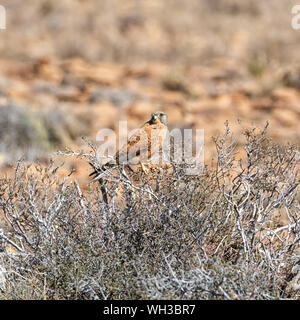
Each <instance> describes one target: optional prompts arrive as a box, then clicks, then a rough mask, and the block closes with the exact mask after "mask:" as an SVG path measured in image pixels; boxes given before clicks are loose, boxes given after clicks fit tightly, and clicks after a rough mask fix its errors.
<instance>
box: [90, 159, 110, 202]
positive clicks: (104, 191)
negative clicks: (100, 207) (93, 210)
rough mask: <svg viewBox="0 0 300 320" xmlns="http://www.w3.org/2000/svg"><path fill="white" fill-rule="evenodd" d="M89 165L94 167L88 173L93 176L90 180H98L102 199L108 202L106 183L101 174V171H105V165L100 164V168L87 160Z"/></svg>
mask: <svg viewBox="0 0 300 320" xmlns="http://www.w3.org/2000/svg"><path fill="white" fill-rule="evenodd" d="M89 164H90V165H91V167H92V168H93V169H94V171H93V172H92V173H90V174H89V176H90V177H92V176H95V177H94V178H93V180H92V181H98V182H99V184H100V190H101V193H102V197H103V201H104V202H105V203H106V204H108V194H107V188H106V183H105V182H104V180H103V178H102V176H103V173H104V172H105V171H106V169H107V168H106V167H105V166H102V167H101V168H97V167H96V166H95V165H94V164H93V163H92V162H89Z"/></svg>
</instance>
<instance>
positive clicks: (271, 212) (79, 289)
mask: <svg viewBox="0 0 300 320" xmlns="http://www.w3.org/2000/svg"><path fill="white" fill-rule="evenodd" d="M245 137H246V143H245V145H244V146H243V151H240V153H237V152H236V146H235V144H234V140H233V138H232V136H231V134H230V131H229V128H228V127H226V131H225V133H224V135H223V136H222V137H220V138H218V139H215V144H216V150H217V159H216V160H217V163H216V166H215V167H212V168H208V167H206V168H205V169H204V171H203V172H202V173H201V174H200V175H198V176H188V175H185V174H184V172H185V171H184V168H183V167H182V166H179V165H174V166H173V169H172V173H169V174H166V172H164V170H158V171H157V172H151V173H150V174H149V175H145V174H142V173H137V172H135V173H130V172H129V171H128V172H127V171H126V170H124V169H123V168H119V169H116V170H115V171H114V172H107V176H106V178H105V179H106V181H107V183H106V188H107V191H108V195H109V202H108V204H105V203H104V202H103V201H102V196H101V192H100V188H99V186H97V185H93V188H91V189H90V190H88V191H85V192H83V191H81V189H80V186H79V185H78V184H77V182H76V181H71V178H70V177H66V178H65V179H64V180H63V181H60V180H59V179H58V178H57V177H56V171H57V169H58V168H55V167H54V166H53V165H50V166H49V167H47V168H42V167H41V166H39V165H34V166H26V165H25V164H23V163H18V165H17V167H16V172H15V177H14V179H12V180H8V179H2V181H1V184H0V211H1V214H3V215H4V219H5V223H4V224H3V230H2V232H1V233H0V239H1V242H0V243H1V258H0V264H2V266H3V268H5V270H6V285H5V288H3V291H2V293H1V294H0V298H1V299H24V298H25V299H43V298H44V299H286V298H290V299H296V298H297V297H299V286H297V283H296V279H298V278H299V276H298V274H295V270H296V269H297V268H296V269H295V267H297V265H298V264H299V263H300V251H299V219H300V211H299V199H298V189H299V188H298V185H299V184H300V180H297V162H298V158H297V150H296V147H295V146H290V145H287V146H285V147H280V146H278V145H276V144H274V143H273V142H272V141H271V140H270V139H269V138H268V137H267V135H266V128H265V129H264V130H262V131H258V130H257V129H253V130H247V131H246V132H245ZM65 154H67V155H72V154H75V153H72V152H65ZM81 156H82V157H85V158H88V160H89V161H92V163H93V164H94V165H96V156H95V155H93V154H81ZM239 156H242V159H240V157H239ZM36 176H39V177H40V179H36ZM133 181H134V182H133ZM298 269H299V268H298ZM298 269H297V270H298Z"/></svg>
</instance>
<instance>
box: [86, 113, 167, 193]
mask: <svg viewBox="0 0 300 320" xmlns="http://www.w3.org/2000/svg"><path fill="white" fill-rule="evenodd" d="M167 125H168V116H167V114H166V113H164V112H163V111H156V112H154V113H153V114H152V115H151V119H150V120H149V121H147V122H146V123H144V124H143V125H142V126H141V127H140V128H139V129H137V130H135V132H134V134H133V135H132V136H131V137H129V139H128V140H127V143H126V145H125V146H123V147H122V148H120V149H119V150H118V151H117V152H116V154H115V157H114V160H111V161H109V162H108V163H106V164H105V165H103V166H102V168H101V169H100V168H96V167H95V166H94V165H93V164H92V163H90V164H91V166H92V167H93V168H94V171H93V172H92V173H91V174H90V176H95V177H94V179H93V181H97V180H99V183H100V185H103V180H102V177H103V173H104V172H105V170H107V169H108V168H110V167H112V166H113V165H115V164H116V163H117V164H129V168H130V164H138V163H139V164H140V165H141V167H142V170H143V171H144V172H145V173H146V168H145V164H146V163H153V162H155V161H157V160H158V157H157V156H158V154H159V151H161V149H162V148H163V144H164V141H165V139H166V137H167V134H168V127H167ZM102 193H103V190H102Z"/></svg>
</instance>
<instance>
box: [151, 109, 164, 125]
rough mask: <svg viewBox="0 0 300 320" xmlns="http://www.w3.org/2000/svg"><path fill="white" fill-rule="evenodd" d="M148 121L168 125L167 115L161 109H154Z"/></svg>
mask: <svg viewBox="0 0 300 320" xmlns="http://www.w3.org/2000/svg"><path fill="white" fill-rule="evenodd" d="M150 122H151V123H162V124H164V125H166V126H167V125H168V116H167V114H166V113H164V112H163V111H155V112H154V113H152V116H151V119H150Z"/></svg>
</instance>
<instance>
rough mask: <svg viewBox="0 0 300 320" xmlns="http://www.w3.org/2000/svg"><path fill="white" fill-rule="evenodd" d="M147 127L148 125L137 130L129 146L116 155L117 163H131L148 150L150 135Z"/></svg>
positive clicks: (129, 141)
mask: <svg viewBox="0 0 300 320" xmlns="http://www.w3.org/2000/svg"><path fill="white" fill-rule="evenodd" d="M145 126H146V124H145V125H143V126H142V127H141V128H139V129H137V130H135V131H134V133H133V134H132V135H131V136H130V137H129V139H128V141H127V144H126V145H125V146H123V147H122V148H121V149H120V150H119V151H118V152H117V153H116V157H115V158H116V161H117V163H124V162H126V161H129V160H131V159H133V158H134V157H136V156H140V155H141V154H142V153H144V152H145V151H147V150H148V133H147V129H146V127H145Z"/></svg>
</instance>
